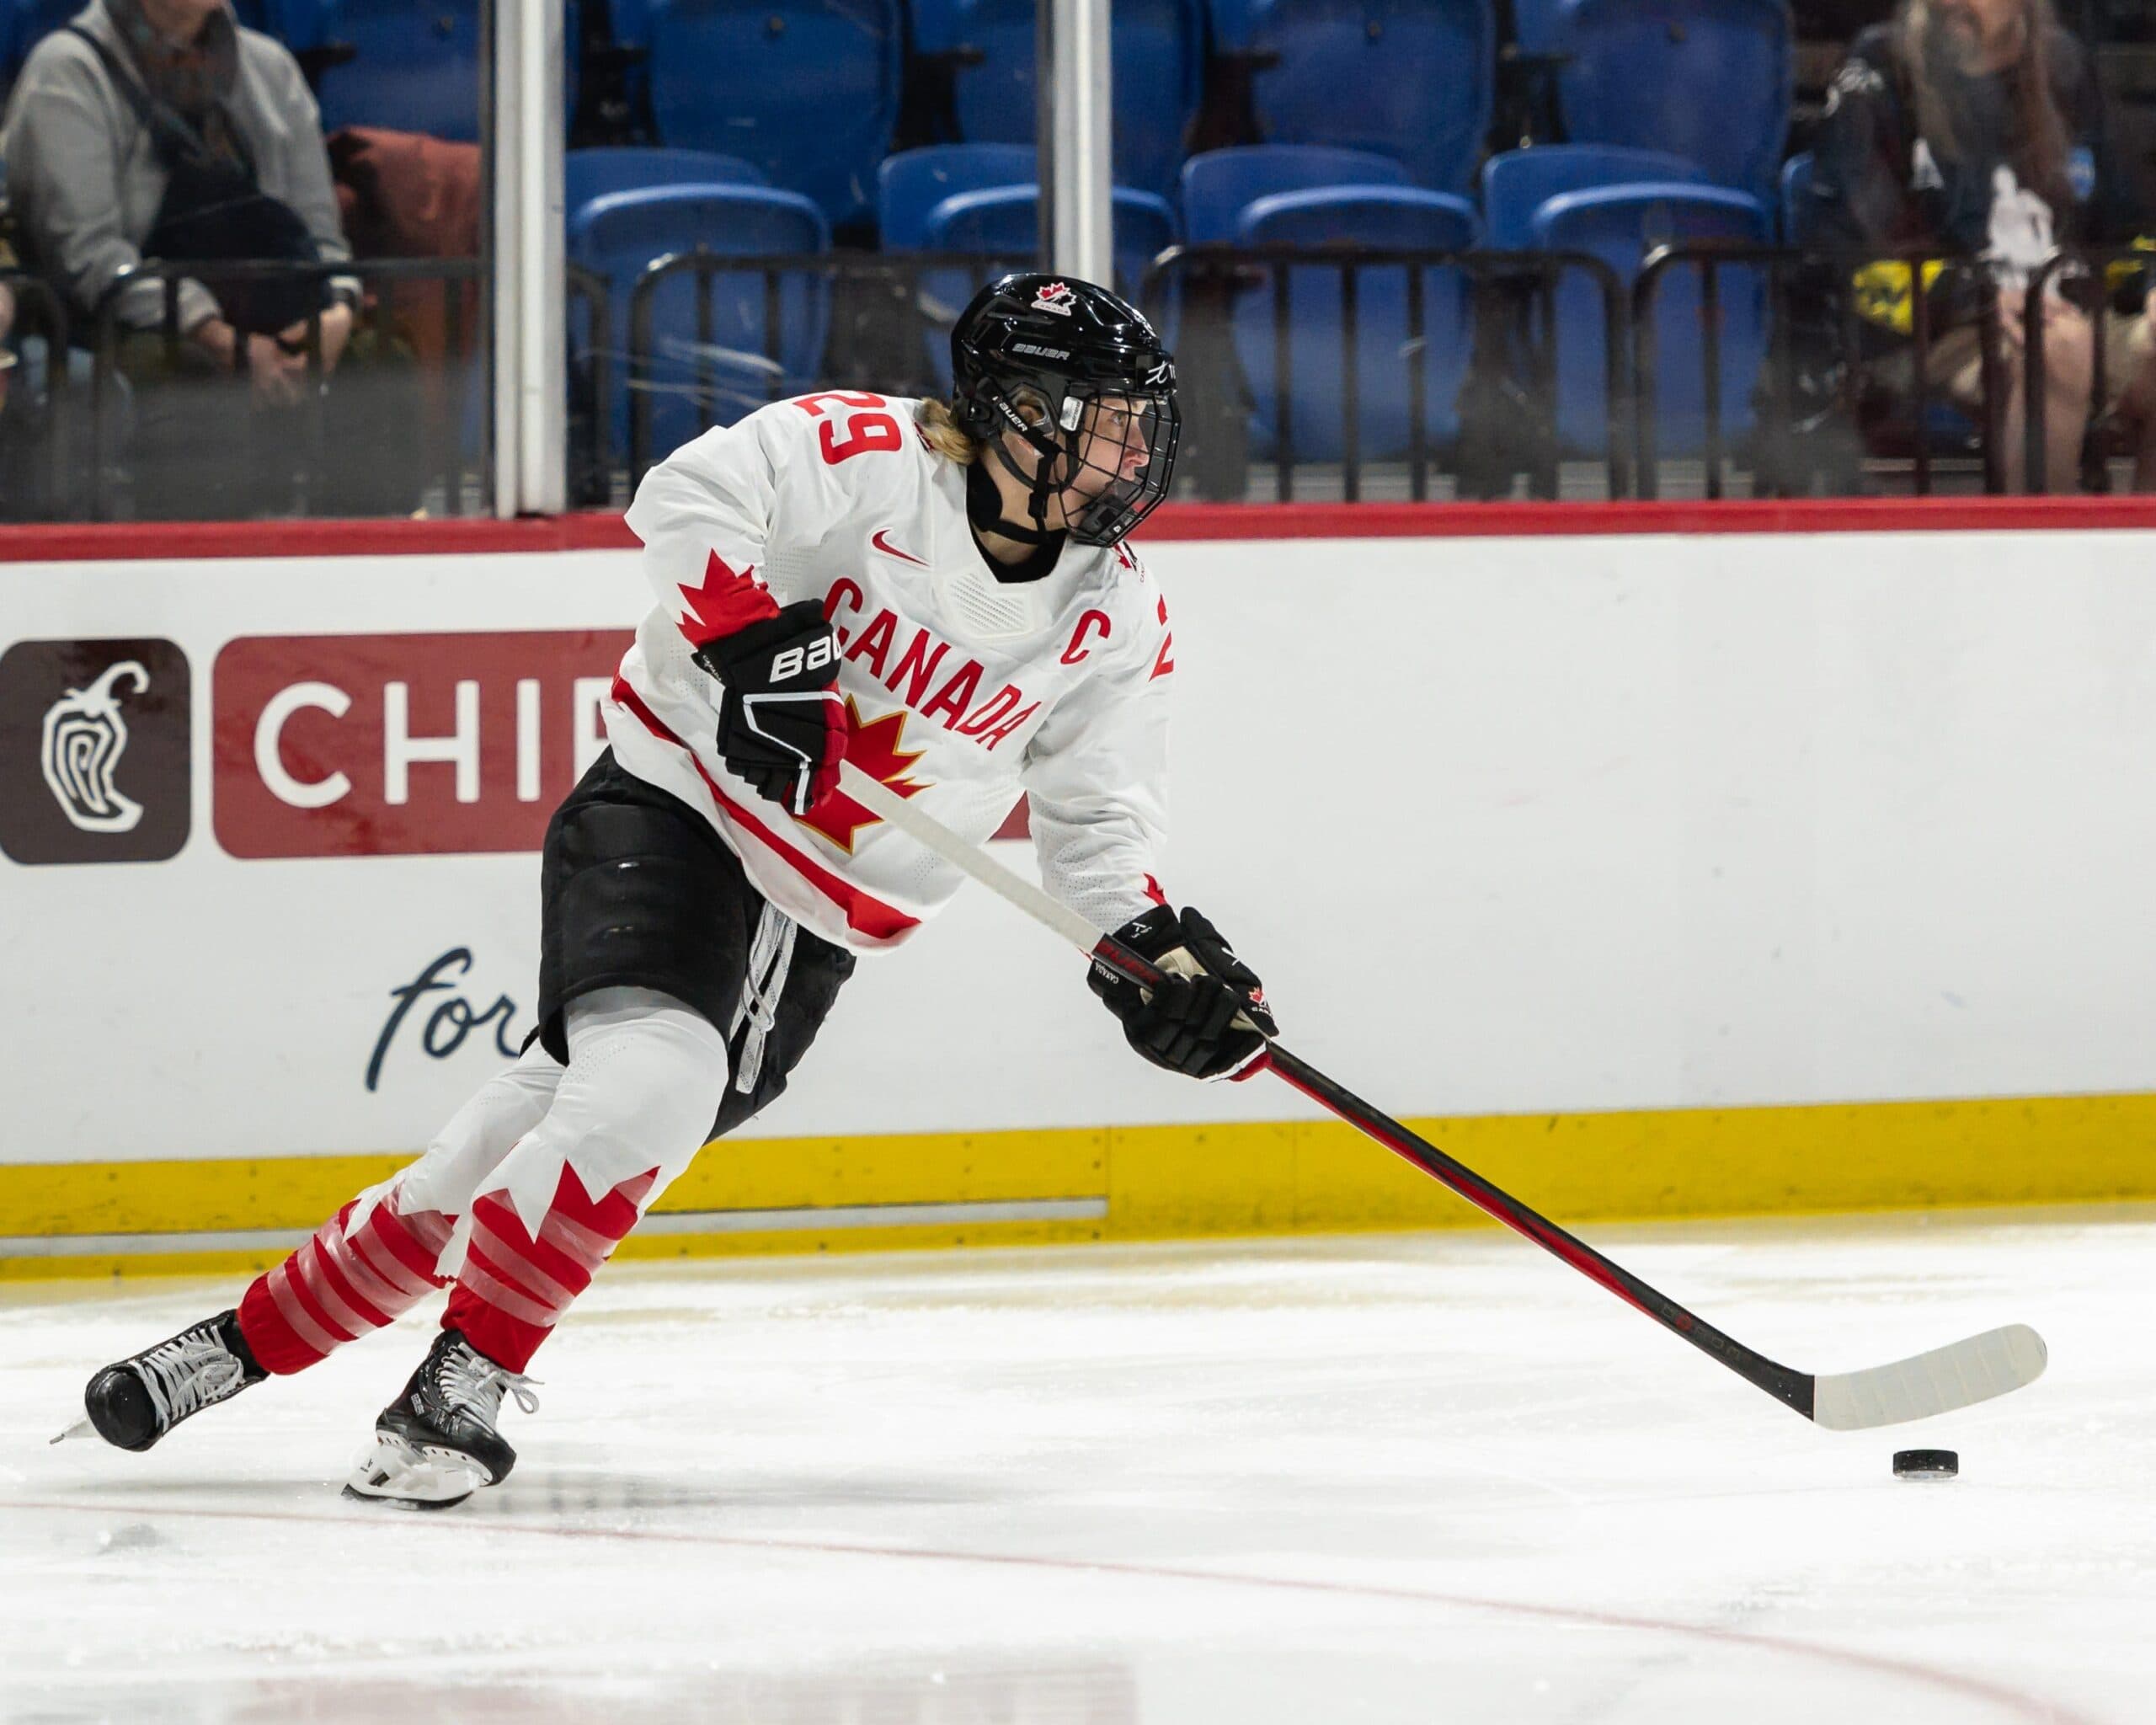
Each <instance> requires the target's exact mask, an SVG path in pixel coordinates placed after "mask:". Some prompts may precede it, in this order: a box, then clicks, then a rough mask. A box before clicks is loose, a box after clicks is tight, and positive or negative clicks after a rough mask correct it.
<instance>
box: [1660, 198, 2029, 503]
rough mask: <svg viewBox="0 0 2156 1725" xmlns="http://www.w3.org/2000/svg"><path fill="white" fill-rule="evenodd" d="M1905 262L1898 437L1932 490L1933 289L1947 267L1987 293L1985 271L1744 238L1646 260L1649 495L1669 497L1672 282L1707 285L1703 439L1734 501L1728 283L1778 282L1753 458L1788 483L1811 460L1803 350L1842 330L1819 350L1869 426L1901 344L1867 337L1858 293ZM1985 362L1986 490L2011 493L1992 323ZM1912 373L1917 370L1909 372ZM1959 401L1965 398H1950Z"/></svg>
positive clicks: (1956, 278)
mask: <svg viewBox="0 0 2156 1725" xmlns="http://www.w3.org/2000/svg"><path fill="white" fill-rule="evenodd" d="M1881 264H1886V265H1900V266H1901V267H1902V268H1903V269H1905V270H1907V271H1908V277H1907V280H1908V282H1909V283H1910V284H1911V286H1910V288H1909V292H1908V302H1909V304H1908V309H1909V330H1908V347H1907V349H1906V350H1904V351H1905V352H1906V354H1907V356H1908V358H1907V364H1906V367H1905V368H1904V367H1902V366H1896V367H1894V368H1893V377H1894V382H1895V385H1896V386H1897V389H1898V388H1902V387H1905V393H1906V398H1905V399H1904V400H1903V401H1902V402H1900V403H1897V405H1896V408H1895V410H1894V414H1893V426H1892V429H1893V430H1894V432H1895V435H1896V439H1897V441H1900V440H1902V439H1906V441H1907V442H1908V449H1909V459H1910V466H1911V474H1912V485H1913V489H1914V490H1915V492H1916V493H1917V494H1918V495H1919V496H1924V495H1928V494H1929V493H1930V491H1931V489H1932V479H1933V471H1932V470H1933V462H1934V460H1935V447H1934V446H1935V441H1936V434H1937V428H1936V427H1935V424H1934V421H1933V419H1932V416H1931V410H1932V409H1933V407H1934V406H1935V404H1936V400H1935V398H1937V397H1938V394H1939V392H1938V389H1937V387H1936V386H1935V384H1934V383H1933V382H1932V379H1931V356H1932V350H1933V346H1934V344H1935V335H1934V333H1933V330H1932V328H1931V323H1932V294H1933V292H1934V291H1936V290H1935V288H1934V287H1932V286H1930V285H1929V284H1924V271H1925V270H1926V269H1927V268H1929V267H1930V266H1932V265H1937V266H1938V267H1939V269H1940V278H1939V279H1940V280H1941V281H1943V282H1945V283H1947V284H1948V285H1949V286H1952V285H1954V284H1956V283H1958V282H1961V281H1967V282H1971V283H1972V284H1975V285H1976V286H1977V287H1978V288H1980V289H1982V288H1984V287H1985V286H1986V284H1985V282H1984V280H1983V278H1984V266H1983V265H1982V264H1979V263H1977V261H1976V260H1974V259H1970V258H1968V257H1966V256H1961V255H1955V254H1946V253H1942V252H1940V251H1938V250H1936V249H1934V248H1923V247H1907V248H1899V249H1895V250H1889V251H1847V252H1843V251H1833V252H1827V251H1817V250H1807V251H1799V250H1796V249H1792V248H1789V247H1785V246H1768V245H1757V244H1749V243H1740V242H1734V241H1719V240H1717V241H1693V242H1688V243H1684V244H1681V245H1664V246H1657V247H1656V248H1654V249H1653V250H1652V251H1651V252H1649V253H1648V254H1647V256H1646V259H1645V261H1644V262H1643V263H1642V264H1641V269H1640V273H1639V275H1638V277H1637V279H1636V280H1635V281H1634V283H1633V286H1632V295H1631V308H1630V309H1631V328H1632V344H1633V358H1632V368H1633V375H1634V377H1636V379H1637V380H1638V393H1637V397H1636V401H1635V403H1634V409H1635V413H1636V416H1637V429H1636V432H1635V436H1636V441H1637V444H1638V447H1639V451H1640V469H1639V474H1640V478H1639V495H1641V497H1648V498H1652V497H1654V496H1657V494H1659V460H1658V451H1659V444H1660V436H1659V430H1660V428H1659V425H1658V415H1659V409H1660V405H1661V403H1660V387H1659V386H1660V381H1661V377H1662V366H1661V364H1660V357H1661V356H1660V352H1659V345H1660V333H1659V323H1658V320H1657V316H1656V312H1657V300H1658V297H1659V296H1660V293H1661V291H1662V286H1663V284H1664V283H1665V281H1666V280H1668V278H1669V277H1670V276H1671V275H1673V273H1675V272H1676V271H1678V270H1688V271H1689V272H1690V273H1691V274H1692V275H1694V278H1695V279H1696V280H1697V283H1698V288H1699V294H1700V301H1699V326H1700V327H1699V334H1700V377H1701V395H1702V403H1701V407H1702V417H1703V422H1704V426H1703V435H1702V439H1701V442H1702V460H1703V462H1704V464H1705V470H1706V471H1705V489H1706V493H1707V495H1708V496H1709V497H1710V498H1719V497H1721V495H1722V494H1723V489H1724V483H1725V482H1724V478H1723V467H1724V465H1725V462H1726V459H1727V457H1728V456H1729V455H1730V453H1731V450H1730V440H1729V438H1728V436H1727V434H1726V426H1725V424H1724V419H1723V395H1724V377H1723V366H1724V361H1725V357H1726V355H1725V354H1724V351H1723V334H1724V331H1725V328H1726V323H1725V321H1724V318H1723V307H1724V297H1723V284H1722V276H1723V274H1724V272H1725V271H1726V270H1744V271H1750V272H1759V271H1764V273H1765V275H1766V283H1765V294H1766V302H1767V308H1766V315H1765V318H1764V325H1765V329H1766V334H1767V342H1768V346H1767V355H1766V364H1765V366H1764V375H1765V377H1766V378H1767V379H1768V380H1769V387H1767V388H1766V389H1765V390H1764V402H1765V406H1766V410H1765V411H1764V413H1762V414H1759V415H1758V426H1757V429H1756V430H1755V437H1756V438H1757V439H1758V441H1759V445H1760V446H1759V447H1758V448H1755V450H1754V451H1753V462H1754V473H1755V481H1756V476H1757V475H1758V473H1760V472H1762V471H1763V470H1764V471H1766V472H1769V473H1774V474H1775V475H1776V476H1777V478H1786V476H1787V475H1788V474H1789V473H1790V472H1791V471H1793V470H1795V469H1797V468H1801V466H1802V462H1801V458H1799V457H1796V456H1795V455H1794V454H1793V453H1792V451H1791V449H1790V441H1791V440H1792V439H1794V438H1795V437H1796V436H1797V435H1801V430H1802V429H1803V425H1802V422H1803V421H1804V419H1805V418H1806V415H1805V414H1804V413H1803V412H1802V411H1801V409H1800V408H1799V406H1798V403H1797V374H1798V369H1799V365H1800V356H1799V354H1798V351H1797V350H1798V345H1799V344H1800V342H1801V341H1802V340H1804V339H1806V335H1805V333H1806V332H1807V331H1808V332H1809V334H1810V336H1811V338H1812V340H1813V342H1814V343H1815V344H1817V342H1818V340H1819V339H1820V338H1821V337H1822V334H1823V333H1824V331H1825V329H1826V328H1827V326H1828V324H1829V323H1831V324H1832V325H1833V329H1834V331H1835V334H1834V339H1833V343H1832V344H1831V350H1830V351H1822V352H1821V353H1816V354H1815V355H1812V357H1813V358H1814V359H1815V360H1823V361H1825V365H1826V369H1827V370H1828V371H1829V372H1831V374H1832V376H1833V378H1834V379H1835V382H1836V387H1835V397H1836V399H1835V402H1834V403H1833V411H1834V412H1836V413H1837V414H1839V415H1840V417H1841V419H1842V420H1843V421H1844V423H1845V424H1846V425H1849V426H1850V427H1852V428H1853V427H1854V426H1856V425H1858V424H1859V422H1860V420H1861V419H1862V418H1863V416H1864V412H1865V401H1866V399H1867V398H1868V396H1867V392H1871V393H1875V394H1876V391H1877V388H1878V377H1877V375H1876V374H1877V371H1878V370H1879V362H1880V361H1881V359H1883V358H1884V357H1885V354H1884V353H1883V352H1882V351H1881V349H1882V348H1883V347H1885V346H1886V345H1887V344H1890V343H1891V341H1892V338H1891V337H1886V336H1867V334H1866V333H1865V332H1866V329H1867V328H1868V327H1869V325H1868V323H1867V320H1866V318H1865V315H1864V313H1863V312H1862V310H1861V308H1860V296H1859V295H1858V293H1857V291H1856V289H1855V287H1854V277H1855V275H1856V274H1857V272H1858V271H1859V270H1864V269H1865V268H1867V267H1872V266H1877V265H1881ZM1976 328H1977V342H1978V351H1979V355H1980V358H1981V360H1982V362H1983V381H1984V392H1983V403H1984V405H1983V409H1982V411H1981V414H1980V418H1979V421H1978V425H1977V433H1978V436H1977V451H1978V454H1979V457H1980V458H1981V460H1982V462H1983V469H1984V473H1983V483H1984V489H1986V490H1987V491H1988V492H1993V493H1998V492H2001V491H2004V489H2006V487H2005V477H2004V463H2003V462H2002V460H2001V450H2000V446H1999V438H1998V436H1997V435H1995V433H1996V430H1997V426H1998V423H1999V414H2000V413H2001V411H2002V410H2003V406H2004V394H2003V391H2002V390H2001V389H2000V388H1999V387H1998V384H1999V376H1998V374H1997V371H1996V366H1997V357H1998V356H1997V352H1996V341H1997V331H1996V328H1995V326H1994V325H1993V322H1992V320H1991V319H1990V318H1988V317H1985V318H1979V319H1978V320H1977V325H1976ZM1904 369H1905V370H1906V373H1907V375H1906V376H1905V377H1904V376H1903V375H1902V373H1903V371H1904ZM1948 404H1950V405H1956V406H1958V405H1959V404H1958V403H1948Z"/></svg>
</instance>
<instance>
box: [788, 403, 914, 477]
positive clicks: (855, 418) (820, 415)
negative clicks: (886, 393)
mask: <svg viewBox="0 0 2156 1725" xmlns="http://www.w3.org/2000/svg"><path fill="white" fill-rule="evenodd" d="M827 401H833V402H836V403H839V405H840V406H841V407H846V408H855V409H875V408H881V407H882V406H883V405H884V403H883V397H882V396H880V395H855V394H851V393H848V392H847V391H846V390H842V389H827V390H825V391H824V392H823V393H821V394H820V395H804V396H803V397H802V398H800V399H799V400H798V401H796V402H795V403H794V406H796V407H798V408H799V409H801V411H802V412H803V413H804V414H808V415H809V418H810V419H823V421H824V423H823V424H822V425H819V426H818V427H817V428H816V441H817V442H818V443H819V444H820V445H821V446H823V451H824V459H825V461H826V462H829V463H830V465H831V466H832V467H836V466H837V465H838V464H839V463H840V462H843V461H849V460H851V458H852V457H855V456H857V455H862V454H865V453H867V451H870V450H873V449H883V450H893V449H904V448H905V442H906V435H905V432H904V431H902V430H899V422H898V420H897V419H896V418H895V417H894V416H893V415H892V414H884V413H873V412H856V413H851V414H847V415H846V419H845V420H844V421H843V423H841V421H840V420H837V419H825V418H824V407H823V404H824V403H825V402H827Z"/></svg>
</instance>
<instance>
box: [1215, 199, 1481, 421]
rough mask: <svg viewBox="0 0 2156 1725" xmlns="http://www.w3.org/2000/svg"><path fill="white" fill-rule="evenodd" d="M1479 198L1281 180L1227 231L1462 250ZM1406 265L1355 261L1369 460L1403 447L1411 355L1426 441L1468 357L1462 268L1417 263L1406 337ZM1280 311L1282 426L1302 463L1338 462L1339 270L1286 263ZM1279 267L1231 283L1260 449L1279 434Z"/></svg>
mask: <svg viewBox="0 0 2156 1725" xmlns="http://www.w3.org/2000/svg"><path fill="white" fill-rule="evenodd" d="M1234 238H1235V243H1237V244H1238V245H1242V246H1274V245H1284V246H1296V247H1308V248H1320V247H1323V246H1327V245H1332V244H1337V243H1342V242H1347V243H1354V244H1358V245H1363V246H1369V247H1381V248H1389V249H1394V250H1411V249H1412V250H1428V251H1465V250H1468V249H1470V248H1472V247H1473V246H1474V245H1475V244H1476V242H1477V241H1478V240H1479V239H1480V238H1481V222H1480V221H1479V220H1478V218H1477V217H1476V213H1475V208H1474V206H1472V205H1471V204H1470V203H1469V202H1468V201H1467V200H1465V198H1460V197H1455V196H1453V195H1451V194H1449V193H1446V192H1433V191H1425V190H1421V189H1420V188H1418V187H1414V186H1401V185H1361V186H1357V185H1348V186H1330V187H1324V188H1320V189H1317V190H1307V191H1294V192H1282V193H1277V194H1275V195H1273V196H1270V197H1263V198H1260V199H1258V200H1257V201H1256V202H1254V203H1252V204H1251V205H1250V206H1248V207H1247V208H1246V209H1245V210H1244V211H1243V212H1242V215H1241V217H1240V218H1239V220H1238V221H1237V222H1236V224H1235V234H1234ZM1408 275H1409V272H1408V270H1407V269H1406V266H1405V265H1397V266H1380V265H1375V264H1373V265H1369V266H1367V267H1365V268H1363V269H1361V270H1358V271H1357V272H1356V274H1355V299H1356V331H1355V348H1354V361H1353V371H1354V376H1355V383H1356V393H1357V397H1358V400H1357V403H1356V413H1355V416H1354V424H1355V428H1356V433H1357V453H1358V456H1359V457H1360V458H1361V459H1363V460H1364V461H1385V460H1391V459H1396V458H1397V457H1401V456H1404V455H1406V453H1407V452H1408V450H1409V446H1410V441H1411V427H1412V413H1411V407H1412V403H1411V401H1410V398H1409V389H1410V386H1411V379H1412V371H1413V368H1414V366H1416V365H1417V364H1418V363H1419V364H1420V365H1421V366H1422V387H1423V435H1424V437H1425V439H1426V440H1427V442H1428V446H1429V447H1430V448H1431V450H1432V452H1433V453H1435V451H1436V450H1437V449H1438V448H1439V447H1441V446H1443V445H1444V444H1445V443H1446V442H1448V441H1450V440H1451V439H1452V438H1453V437H1454V435H1456V434H1457V431H1458V429H1459V420H1458V416H1457V414H1455V412H1454V398H1455V397H1456V395H1457V394H1458V393H1459V390H1460V381H1461V379H1462V377H1464V376H1465V371H1466V365H1467V357H1468V313H1467V284H1466V280H1465V277H1464V276H1463V275H1461V273H1460V271H1459V270H1448V269H1442V268H1435V269H1428V270H1423V271H1422V344H1421V346H1420V348H1419V349H1418V348H1417V347H1416V346H1414V345H1413V344H1412V340H1411V337H1410V322H1409V317H1408V287H1409V283H1408ZM1287 280H1288V305H1289V378H1290V380H1291V384H1292V389H1291V393H1290V394H1289V399H1288V403H1287V404H1288V408H1289V442H1290V444H1291V446H1292V450H1293V453H1294V458H1295V459H1296V460H1297V461H1299V462H1308V461H1337V460H1339V459H1340V458H1341V457H1342V455H1343V454H1344V453H1345V451H1346V447H1347V435H1346V434H1347V427H1348V414H1347V406H1348V403H1347V398H1346V394H1345V392H1344V390H1343V387H1342V383H1343V379H1344V377H1345V376H1346V374H1347V372H1348V369H1349V366H1348V358H1347V349H1346V346H1345V342H1346V340H1347V335H1346V328H1345V317H1344V308H1343V307H1342V295H1341V276H1340V270H1339V269H1338V268H1337V266H1334V265H1323V266H1318V265H1313V266H1310V267H1304V266H1300V265H1291V266H1289V269H1288V270H1287ZM1274 292H1275V286H1274V278H1273V276H1271V275H1267V278H1266V279H1265V280H1264V281H1263V282H1262V285H1260V286H1255V287H1253V288H1252V289H1251V290H1250V291H1248V292H1246V293H1243V294H1241V296H1239V297H1238V299H1237V301H1236V304H1235V315H1234V322H1235V352H1236V355H1237V358H1238V359H1239V360H1240V361H1241V366H1242V371H1243V376H1244V378H1245V380H1246V382H1247V384H1248V386H1249V387H1250V391H1251V397H1252V398H1253V401H1254V403H1255V406H1254V412H1253V417H1252V423H1251V434H1252V435H1251V443H1252V446H1253V450H1254V451H1255V452H1256V453H1257V454H1259V455H1272V456H1277V455H1278V453H1279V452H1280V451H1279V446H1280V441H1281V439H1280V418H1281V414H1280V401H1279V387H1278V380H1277V375H1276V372H1275V368H1274V357H1275V353H1276V348H1277V340H1278V336H1277V333H1276V330H1275V327H1274V324H1275V312H1274Z"/></svg>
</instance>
